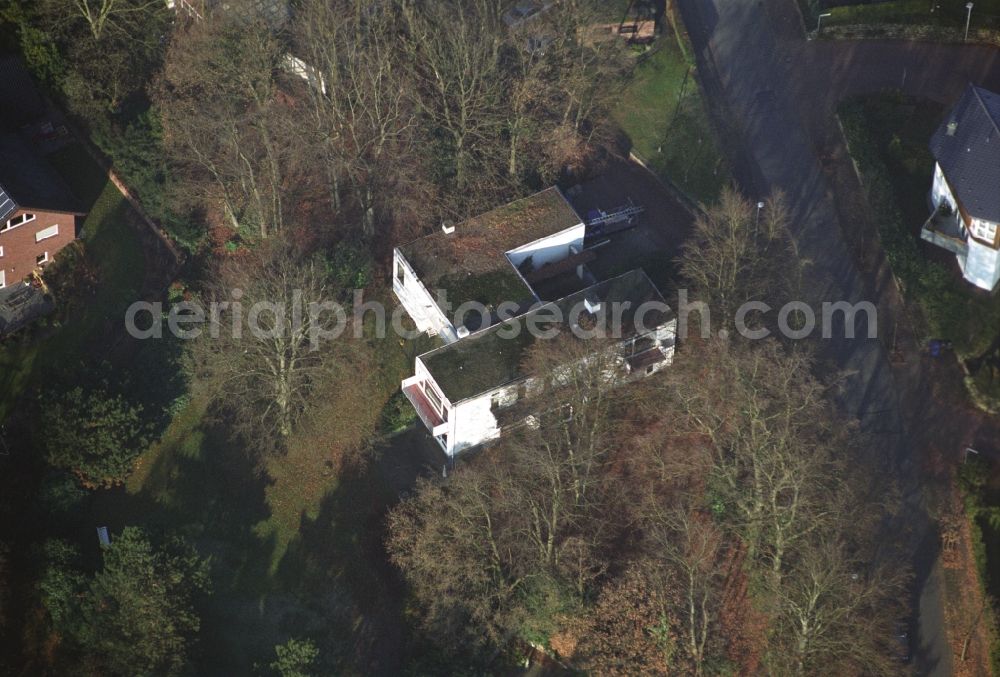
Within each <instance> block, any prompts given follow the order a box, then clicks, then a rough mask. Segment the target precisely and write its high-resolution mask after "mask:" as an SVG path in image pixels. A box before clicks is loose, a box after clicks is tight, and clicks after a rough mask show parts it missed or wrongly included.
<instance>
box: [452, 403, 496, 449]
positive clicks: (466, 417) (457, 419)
mask: <svg viewBox="0 0 1000 677" xmlns="http://www.w3.org/2000/svg"><path fill="white" fill-rule="evenodd" d="M498 437H500V428H499V427H498V426H497V419H496V417H495V416H494V415H493V394H492V393H486V394H484V395H479V396H478V397H475V398H473V399H469V400H464V401H463V402H460V403H459V405H458V406H457V407H456V408H455V416H454V427H453V428H452V435H451V438H452V439H451V440H450V442H451V443H450V444H449V446H450V447H451V448H450V450H449V449H446V450H445V451H447V452H448V453H449V454H451V455H453V456H454V455H455V454H457V453H458V452H460V451H462V450H463V449H468V448H470V447H474V446H476V445H479V444H483V443H484V442H488V441H490V440H495V439H496V438H498Z"/></svg>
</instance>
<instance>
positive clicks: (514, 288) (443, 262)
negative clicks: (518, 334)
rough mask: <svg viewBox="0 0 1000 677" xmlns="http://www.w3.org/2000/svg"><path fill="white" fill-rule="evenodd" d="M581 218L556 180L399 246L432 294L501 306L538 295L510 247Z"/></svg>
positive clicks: (458, 302)
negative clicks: (449, 230) (450, 228)
mask: <svg viewBox="0 0 1000 677" xmlns="http://www.w3.org/2000/svg"><path fill="white" fill-rule="evenodd" d="M582 223H583V219H581V218H580V216H579V215H578V214H577V213H576V211H575V210H574V209H573V207H572V205H570V203H569V201H567V200H566V198H565V197H564V196H563V194H562V191H560V190H559V188H557V187H555V186H553V187H551V188H547V189H545V190H543V191H540V192H538V193H535V194H534V195H529V196H528V197H525V198H522V199H520V200H515V201H514V202H510V203H508V204H505V205H502V206H500V207H497V208H496V209H493V210H491V211H488V212H486V213H485V214H480V215H479V216H475V217H473V218H471V219H468V220H466V221H464V222H462V223H460V224H457V225H456V226H455V232H453V233H445V232H444V231H442V230H439V231H437V232H436V233H432V234H430V235H426V236H424V237H422V238H419V239H417V240H414V241H413V242H410V243H408V244H405V245H402V246H400V247H399V251H400V253H401V254H402V255H403V256H404V257H405V258H406V260H407V262H408V263H409V264H410V266H411V267H412V268H413V270H414V272H415V273H416V274H417V277H419V278H420V281H421V282H422V283H423V284H424V286H425V287H426V288H427V290H428V291H430V292H431V294H432V295H434V294H435V291H436V290H438V289H441V290H445V291H446V292H447V294H448V301H450V302H451V303H452V305H453V306H454V307H457V306H459V305H461V304H462V303H465V302H466V301H478V302H480V303H482V304H484V305H486V306H492V307H496V306H497V305H499V304H500V303H501V302H503V301H512V302H514V303H522V302H524V301H528V300H531V299H533V298H534V294H533V293H532V291H531V288H530V287H528V285H527V284H526V283H525V282H524V280H523V279H522V278H521V276H520V275H519V274H518V273H517V271H516V270H514V267H513V266H512V265H511V263H510V261H508V260H507V257H506V256H505V255H504V254H506V252H509V251H511V250H514V249H517V248H518V247H522V246H524V245H526V244H529V243H531V242H534V241H536V240H541V239H543V238H546V237H548V236H550V235H555V234H556V233H560V232H562V231H564V230H566V229H568V228H573V227H574V226H579V225H580V224H582Z"/></svg>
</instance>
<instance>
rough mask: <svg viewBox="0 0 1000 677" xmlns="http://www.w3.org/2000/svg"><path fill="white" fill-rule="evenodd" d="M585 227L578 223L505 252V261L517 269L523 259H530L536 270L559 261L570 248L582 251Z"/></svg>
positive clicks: (566, 254) (567, 253)
mask: <svg viewBox="0 0 1000 677" xmlns="http://www.w3.org/2000/svg"><path fill="white" fill-rule="evenodd" d="M586 230H587V228H586V226H584V225H583V224H582V223H579V224H577V225H575V226H573V227H572V228H567V229H566V230H563V231H561V232H558V233H555V234H554V235H549V236H548V237H543V238H542V239H541V240H535V241H534V242H529V243H528V244H526V245H524V246H522V247H518V248H517V249H512V250H510V251H509V252H507V259H508V260H509V261H510V262H511V263H512V264H513V265H514V267H515V268H518V267H519V266H520V265H521V264H522V263H523V262H524V260H525V259H527V258H528V257H529V256H530V257H531V263H532V265H534V267H535V268H536V269H538V268H540V267H541V266H542V265H543V264H546V263H553V262H555V261H561V260H562V259H564V258H566V257H567V256H569V254H570V250H569V248H570V246H571V245H575V246H576V247H577V251H580V250H582V249H583V236H584V234H585V233H586Z"/></svg>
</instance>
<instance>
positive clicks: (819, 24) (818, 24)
mask: <svg viewBox="0 0 1000 677" xmlns="http://www.w3.org/2000/svg"><path fill="white" fill-rule="evenodd" d="M826 16H832V15H831V14H830V12H826V13H825V14H820V15H819V16H818V17H817V18H816V35H819V29H820V27H822V25H823V17H826Z"/></svg>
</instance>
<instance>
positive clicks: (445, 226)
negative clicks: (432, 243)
mask: <svg viewBox="0 0 1000 677" xmlns="http://www.w3.org/2000/svg"><path fill="white" fill-rule="evenodd" d="M441 230H442V231H443V232H444V234H445V235H451V234H452V233H454V232H455V226H454V224H452V222H451V221H442V222H441Z"/></svg>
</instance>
